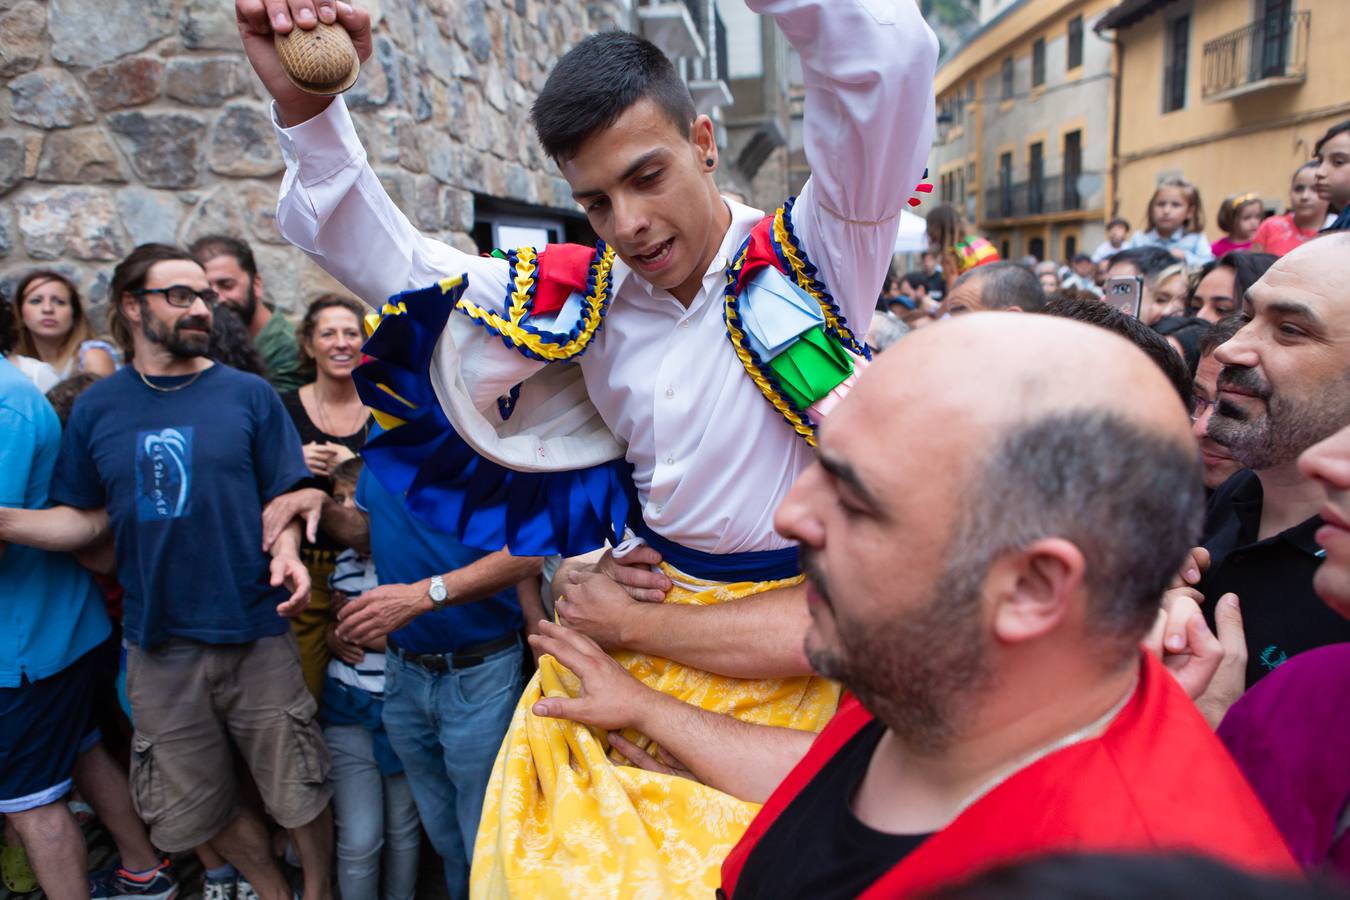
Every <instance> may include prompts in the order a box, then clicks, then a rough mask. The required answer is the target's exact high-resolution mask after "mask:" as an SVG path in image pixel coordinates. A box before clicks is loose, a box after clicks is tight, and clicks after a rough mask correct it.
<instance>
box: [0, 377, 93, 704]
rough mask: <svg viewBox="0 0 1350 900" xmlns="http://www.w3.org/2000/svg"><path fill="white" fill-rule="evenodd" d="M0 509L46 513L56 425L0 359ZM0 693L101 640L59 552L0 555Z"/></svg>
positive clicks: (14, 548)
mask: <svg viewBox="0 0 1350 900" xmlns="http://www.w3.org/2000/svg"><path fill="white" fill-rule="evenodd" d="M0 435H4V438H3V439H2V440H0V506H8V507H11V508H13V509H46V508H47V507H48V506H50V505H51V504H50V503H48V502H47V491H48V488H49V486H50V483H51V478H52V467H53V466H55V465H56V454H57V451H58V450H59V449H60V446H61V423H60V422H59V421H58V420H57V418H56V413H55V412H54V411H53V410H52V406H51V404H50V403H48V402H47V398H46V397H44V396H42V394H41V393H40V392H39V391H38V389H37V388H36V387H34V386H33V382H31V381H29V380H28V376H26V375H24V374H23V373H22V372H20V371H19V370H18V369H17V368H16V367H15V366H14V365H12V364H11V363H10V362H9V361H8V360H6V359H5V358H4V356H0ZM0 623H3V626H4V627H3V628H0V688H12V687H18V686H19V685H20V684H22V683H23V680H24V678H27V679H28V680H29V681H37V680H39V679H41V678H47V677H49V676H51V675H55V674H56V673H58V672H60V671H61V670H62V669H64V668H66V666H68V665H70V664H71V663H73V662H74V661H75V660H77V659H79V658H80V657H81V656H83V655H84V654H85V653H88V652H89V651H90V650H92V649H93V648H95V647H97V646H98V645H99V644H101V643H103V641H104V640H106V639H107V637H108V634H109V632H110V631H111V626H110V625H109V624H108V613H107V611H106V610H105V609H104V606H103V598H102V597H101V596H100V595H99V592H98V588H97V587H95V585H94V580H93V579H92V578H90V577H89V573H88V572H86V571H85V570H84V569H82V568H80V567H79V565H77V564H76V562H75V560H74V559H73V558H71V557H70V556H69V555H68V554H65V553H48V552H46V551H45V550H36V549H34V548H32V547H25V546H23V545H21V544H11V545H10V546H8V547H6V548H5V550H4V553H3V554H0Z"/></svg>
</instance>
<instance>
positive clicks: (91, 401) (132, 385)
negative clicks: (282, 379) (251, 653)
mask: <svg viewBox="0 0 1350 900" xmlns="http://www.w3.org/2000/svg"><path fill="white" fill-rule="evenodd" d="M194 379H195V380H194ZM155 383H156V384H157V385H159V386H161V387H164V388H178V390H171V391H157V390H153V389H151V388H150V387H148V386H147V385H146V384H145V383H144V382H143V381H142V380H141V377H140V375H139V373H137V371H136V370H135V369H134V368H132V367H131V366H127V367H125V368H123V369H121V370H119V371H118V372H116V373H114V374H112V375H110V376H108V377H107V378H105V379H103V380H102V381H100V382H98V383H97V384H95V385H93V386H92V387H90V388H89V389H88V390H87V391H85V393H84V394H82V395H81V396H80V398H79V399H78V400H77V401H76V402H75V408H74V409H73V410H72V411H71V415H70V424H69V426H68V427H67V428H66V434H65V436H64V439H63V440H62V442H61V456H60V459H59V460H58V462H57V466H56V476H55V478H54V481H53V484H52V501H53V502H56V503H65V504H68V505H70V506H75V507H79V508H82V509H93V508H96V507H100V506H107V508H108V517H109V520H110V521H111V523H112V528H113V539H114V542H115V543H116V547H117V577H118V580H119V581H120V582H121V583H122V587H123V588H124V589H125V590H126V597H125V600H124V601H123V610H124V612H123V620H122V627H123V631H124V633H125V635H126V638H127V640H129V641H130V642H132V643H133V644H137V645H138V646H141V647H154V646H156V645H158V644H161V643H163V642H164V641H166V640H168V639H169V638H170V637H180V638H188V639H190V640H194V641H200V642H202V643H206V644H239V643H247V642H250V641H255V640H257V639H259V638H262V637H267V636H269V635H277V634H283V633H285V631H286V629H287V628H288V627H289V625H288V623H287V622H286V620H285V619H282V618H281V617H280V616H278V615H277V612H276V607H277V604H278V603H281V602H283V601H284V600H286V598H287V597H288V596H289V591H287V590H286V589H285V587H284V586H283V587H275V588H274V587H272V586H271V585H270V584H269V583H268V582H269V580H270V572H269V564H270V557H269V556H268V555H267V554H266V553H264V552H263V550H262V508H263V505H264V504H266V502H267V501H268V500H271V499H272V498H273V497H275V496H277V495H278V494H281V493H284V492H285V491H287V490H288V489H290V488H291V487H292V485H294V484H295V483H296V482H298V481H300V480H301V479H303V478H306V477H308V476H309V470H308V469H306V468H305V461H304V455H303V453H302V452H301V450H300V436H299V434H297V433H296V430H295V426H294V425H293V424H292V423H291V419H290V417H289V416H288V415H286V410H285V408H284V407H283V406H282V405H281V398H279V397H278V396H277V394H276V391H274V390H272V388H271V386H269V385H268V384H267V382H266V381H263V380H262V379H261V378H259V377H257V376H256V375H249V374H246V373H244V372H239V371H236V370H234V369H231V368H230V367H228V366H224V365H219V364H217V365H213V366H211V367H210V368H209V369H206V370H205V371H203V372H201V373H200V374H199V375H196V376H193V375H184V376H181V377H173V378H156V379H155Z"/></svg>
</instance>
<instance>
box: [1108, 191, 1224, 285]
mask: <svg viewBox="0 0 1350 900" xmlns="http://www.w3.org/2000/svg"><path fill="white" fill-rule="evenodd" d="M1204 221H1205V213H1204V208H1203V207H1202V206H1201V204H1200V191H1199V190H1197V189H1196V187H1195V185H1193V184H1191V183H1190V182H1189V181H1186V180H1185V179H1183V178H1164V179H1163V180H1162V181H1160V182H1158V187H1157V188H1156V189H1154V191H1153V196H1152V198H1150V199H1149V201H1148V230H1146V231H1136V232H1135V233H1134V237H1132V238H1130V244H1129V246H1130V247H1131V248H1134V247H1161V248H1162V249H1163V250H1166V251H1167V252H1169V253H1171V254H1172V255H1173V256H1175V257H1176V258H1177V259H1179V260H1181V261H1182V262H1184V263H1185V264H1186V265H1188V266H1190V267H1192V268H1195V267H1197V266H1203V265H1204V264H1205V263H1207V262H1209V261H1210V260H1212V259H1213V258H1214V253H1213V252H1212V251H1211V250H1210V249H1209V241H1207V240H1205V232H1204V224H1203V223H1204Z"/></svg>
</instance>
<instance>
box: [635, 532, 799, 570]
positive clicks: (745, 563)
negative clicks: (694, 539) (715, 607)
mask: <svg viewBox="0 0 1350 900" xmlns="http://www.w3.org/2000/svg"><path fill="white" fill-rule="evenodd" d="M633 530H634V531H635V532H637V534H638V536H639V537H641V538H642V539H643V540H644V541H646V542H647V544H648V546H650V547H651V548H652V549H654V550H656V552H658V553H660V554H661V558H662V559H663V560H665V561H666V562H667V563H669V564H670V565H672V566H674V567H675V568H677V569H679V570H680V571H681V572H683V573H685V574H686V575H692V576H693V577H695V578H701V579H703V580H704V581H720V582H722V583H724V584H735V583H737V582H741V581H752V582H757V581H781V580H782V579H785V578H795V577H796V576H798V575H800V574H801V571H802V569H801V563H800V562H799V561H798V558H797V548H796V547H785V548H783V549H782V550H752V551H749V552H747V553H705V552H704V551H702V550H695V549H693V548H692V547H686V546H684V545H683V544H677V543H675V542H674V541H671V540H667V539H666V538H663V537H661V535H659V534H657V533H656V532H655V531H652V530H651V528H650V527H648V525H647V523H645V522H641V521H639V522H635V523H634V524H633Z"/></svg>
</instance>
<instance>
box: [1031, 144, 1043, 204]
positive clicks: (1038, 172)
mask: <svg viewBox="0 0 1350 900" xmlns="http://www.w3.org/2000/svg"><path fill="white" fill-rule="evenodd" d="M1027 176H1028V177H1027V212H1029V213H1031V214H1032V215H1033V216H1034V215H1036V214H1037V213H1040V212H1044V211H1045V145H1044V144H1042V143H1041V142H1040V141H1037V142H1036V143H1034V144H1032V145H1031V151H1030V153H1028V154H1027Z"/></svg>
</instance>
